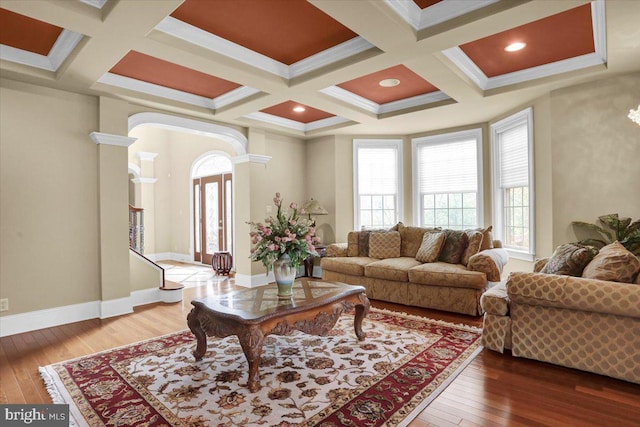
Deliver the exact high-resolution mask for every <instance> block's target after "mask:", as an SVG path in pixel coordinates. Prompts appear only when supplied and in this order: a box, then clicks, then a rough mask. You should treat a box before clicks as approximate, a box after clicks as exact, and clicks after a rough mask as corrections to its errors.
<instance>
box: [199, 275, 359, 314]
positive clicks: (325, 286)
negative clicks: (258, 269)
mask: <svg viewBox="0 0 640 427" xmlns="http://www.w3.org/2000/svg"><path fill="white" fill-rule="evenodd" d="M361 292H364V288H363V287H362V286H352V285H347V284H345V283H339V282H318V281H313V280H304V281H303V280H296V281H295V282H294V284H293V296H292V297H291V298H286V299H281V298H278V288H277V287H276V285H275V283H273V284H269V285H266V286H260V287H256V288H249V289H243V290H240V291H235V292H230V293H228V294H223V295H215V296H209V297H206V298H200V299H196V300H194V301H193V302H192V304H193V305H195V306H199V307H201V308H204V309H207V310H211V311H215V312H216V313H218V314H223V315H227V316H229V317H237V318H239V319H244V320H253V319H258V318H261V317H264V316H267V315H270V314H274V313H278V312H285V311H286V312H288V313H291V312H295V311H298V310H304V309H307V308H310V307H312V306H319V305H323V304H327V303H330V302H332V301H335V300H338V299H341V298H344V297H345V296H347V295H351V294H357V293H361Z"/></svg>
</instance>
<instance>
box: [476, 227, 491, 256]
mask: <svg viewBox="0 0 640 427" xmlns="http://www.w3.org/2000/svg"><path fill="white" fill-rule="evenodd" d="M491 230H493V225H490V226H488V227H487V228H476V231H479V232H481V233H482V244H481V245H480V251H484V250H485V249H493V236H492V235H491Z"/></svg>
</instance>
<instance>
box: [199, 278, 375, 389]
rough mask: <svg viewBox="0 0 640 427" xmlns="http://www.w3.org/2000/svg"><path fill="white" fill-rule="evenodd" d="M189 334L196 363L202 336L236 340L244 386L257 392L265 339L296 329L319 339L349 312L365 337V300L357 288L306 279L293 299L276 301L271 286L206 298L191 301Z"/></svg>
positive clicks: (202, 349) (297, 284) (203, 346)
mask: <svg viewBox="0 0 640 427" xmlns="http://www.w3.org/2000/svg"><path fill="white" fill-rule="evenodd" d="M191 304H192V305H193V306H194V308H193V309H192V310H191V312H190V313H189V315H188V316H187V323H188V324H189V329H191V331H192V332H193V334H194V335H195V336H196V339H197V345H196V349H195V350H194V352H193V355H194V356H195V358H196V360H201V359H202V357H203V356H204V354H205V352H206V350H207V335H209V336H216V337H219V338H224V337H227V336H229V335H237V337H238V339H239V340H240V345H241V346H242V351H243V352H244V354H245V356H246V357H247V362H249V381H248V387H249V390H251V391H252V392H254V391H257V390H258V389H259V388H260V377H259V376H258V366H259V364H260V355H261V353H262V343H263V341H264V338H265V337H266V336H267V335H269V334H274V335H285V334H288V333H290V332H291V331H294V330H298V331H302V332H305V333H307V334H311V335H321V336H324V335H326V334H327V333H329V331H330V330H331V329H332V328H333V326H334V325H335V324H336V322H337V321H338V318H339V317H340V315H341V314H342V313H343V312H345V311H346V310H349V309H351V308H353V307H355V320H354V329H355V333H356V336H357V337H358V339H359V340H363V339H364V338H365V334H364V333H363V332H362V319H364V317H365V316H366V315H367V313H368V312H369V299H368V298H367V296H366V294H365V289H364V287H362V286H351V285H347V284H344V283H337V282H319V281H312V280H301V281H296V282H295V284H294V286H293V297H291V298H289V299H284V300H283V299H278V296H277V289H276V286H275V284H272V285H267V286H261V287H258V288H253V289H245V290H241V291H236V292H231V293H228V294H224V295H216V296H210V297H206V298H200V299H196V300H193V301H191Z"/></svg>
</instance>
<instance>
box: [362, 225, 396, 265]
mask: <svg viewBox="0 0 640 427" xmlns="http://www.w3.org/2000/svg"><path fill="white" fill-rule="evenodd" d="M369 256H370V257H371V258H378V259H385V258H398V257H400V233H399V232H397V231H382V232H379V231H373V232H371V233H369Z"/></svg>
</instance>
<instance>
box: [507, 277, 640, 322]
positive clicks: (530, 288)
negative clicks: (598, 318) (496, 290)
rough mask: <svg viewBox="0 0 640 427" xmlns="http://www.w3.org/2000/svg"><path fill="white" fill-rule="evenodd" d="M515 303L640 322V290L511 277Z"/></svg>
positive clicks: (571, 279)
mask: <svg viewBox="0 0 640 427" xmlns="http://www.w3.org/2000/svg"><path fill="white" fill-rule="evenodd" d="M507 295H508V296H509V300H510V301H511V302H512V303H516V304H527V305H538V306H546V307H556V308H567V309H571V310H578V311H590V312H596V313H604V314H615V315H619V316H627V317H635V318H640V286H637V285H634V284H630V283H618V282H609V281H605V280H595V279H585V278H582V277H572V276H560V275H556V274H543V273H511V274H510V275H509V279H508V280H507Z"/></svg>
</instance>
